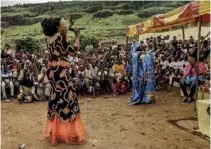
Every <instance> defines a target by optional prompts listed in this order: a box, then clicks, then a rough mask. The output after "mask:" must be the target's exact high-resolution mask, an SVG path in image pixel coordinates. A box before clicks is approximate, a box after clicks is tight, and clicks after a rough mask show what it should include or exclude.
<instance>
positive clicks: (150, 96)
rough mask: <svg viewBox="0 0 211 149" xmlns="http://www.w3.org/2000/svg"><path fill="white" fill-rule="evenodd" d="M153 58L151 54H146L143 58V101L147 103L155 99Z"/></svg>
mask: <svg viewBox="0 0 211 149" xmlns="http://www.w3.org/2000/svg"><path fill="white" fill-rule="evenodd" d="M154 70H155V69H154V60H153V56H152V55H151V54H146V55H145V56H144V60H143V72H144V91H143V101H142V102H143V103H149V102H151V101H152V100H155V95H154V92H155V90H156V83H155V75H154V73H155V72H154Z"/></svg>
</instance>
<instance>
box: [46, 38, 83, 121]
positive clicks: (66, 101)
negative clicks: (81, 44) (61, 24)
mask: <svg viewBox="0 0 211 149" xmlns="http://www.w3.org/2000/svg"><path fill="white" fill-rule="evenodd" d="M47 47H48V49H49V51H50V56H49V61H48V64H51V63H53V62H54V63H55V64H56V65H55V66H54V65H50V66H49V68H48V70H47V76H48V80H49V82H50V84H51V86H52V91H51V99H50V101H49V104H48V118H49V119H51V120H53V119H54V116H55V115H59V117H60V120H61V121H71V120H72V119H73V118H74V117H76V116H78V114H79V113H80V108H79V103H78V99H77V96H76V93H75V88H74V87H73V82H72V78H71V76H70V75H69V74H68V73H69V71H68V70H69V67H70V66H69V65H61V62H65V63H69V62H68V58H67V55H68V52H73V47H72V46H70V45H68V44H67V42H66V40H65V39H64V38H63V37H62V36H61V35H59V36H58V37H57V39H56V40H55V41H54V42H53V43H52V44H48V45H47Z"/></svg>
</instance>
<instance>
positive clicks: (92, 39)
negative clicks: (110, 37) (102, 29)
mask: <svg viewBox="0 0 211 149" xmlns="http://www.w3.org/2000/svg"><path fill="white" fill-rule="evenodd" d="M97 43H98V40H97V39H96V38H95V37H87V36H81V37H80V50H81V51H84V50H85V47H86V46H87V44H92V45H93V46H94V47H96V45H97Z"/></svg>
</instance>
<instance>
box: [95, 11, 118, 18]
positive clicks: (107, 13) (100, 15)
mask: <svg viewBox="0 0 211 149" xmlns="http://www.w3.org/2000/svg"><path fill="white" fill-rule="evenodd" d="M113 14H114V13H113V12H112V11H110V10H105V11H100V12H97V13H95V14H94V15H93V17H95V18H107V17H110V16H112V15H113Z"/></svg>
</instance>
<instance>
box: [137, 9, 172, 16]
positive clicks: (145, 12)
mask: <svg viewBox="0 0 211 149" xmlns="http://www.w3.org/2000/svg"><path fill="white" fill-rule="evenodd" d="M171 10H172V8H165V7H160V8H159V7H158V8H151V9H143V10H142V11H141V12H139V13H138V14H137V16H138V17H140V18H148V17H151V16H153V15H156V14H163V13H166V12H168V11H171Z"/></svg>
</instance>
